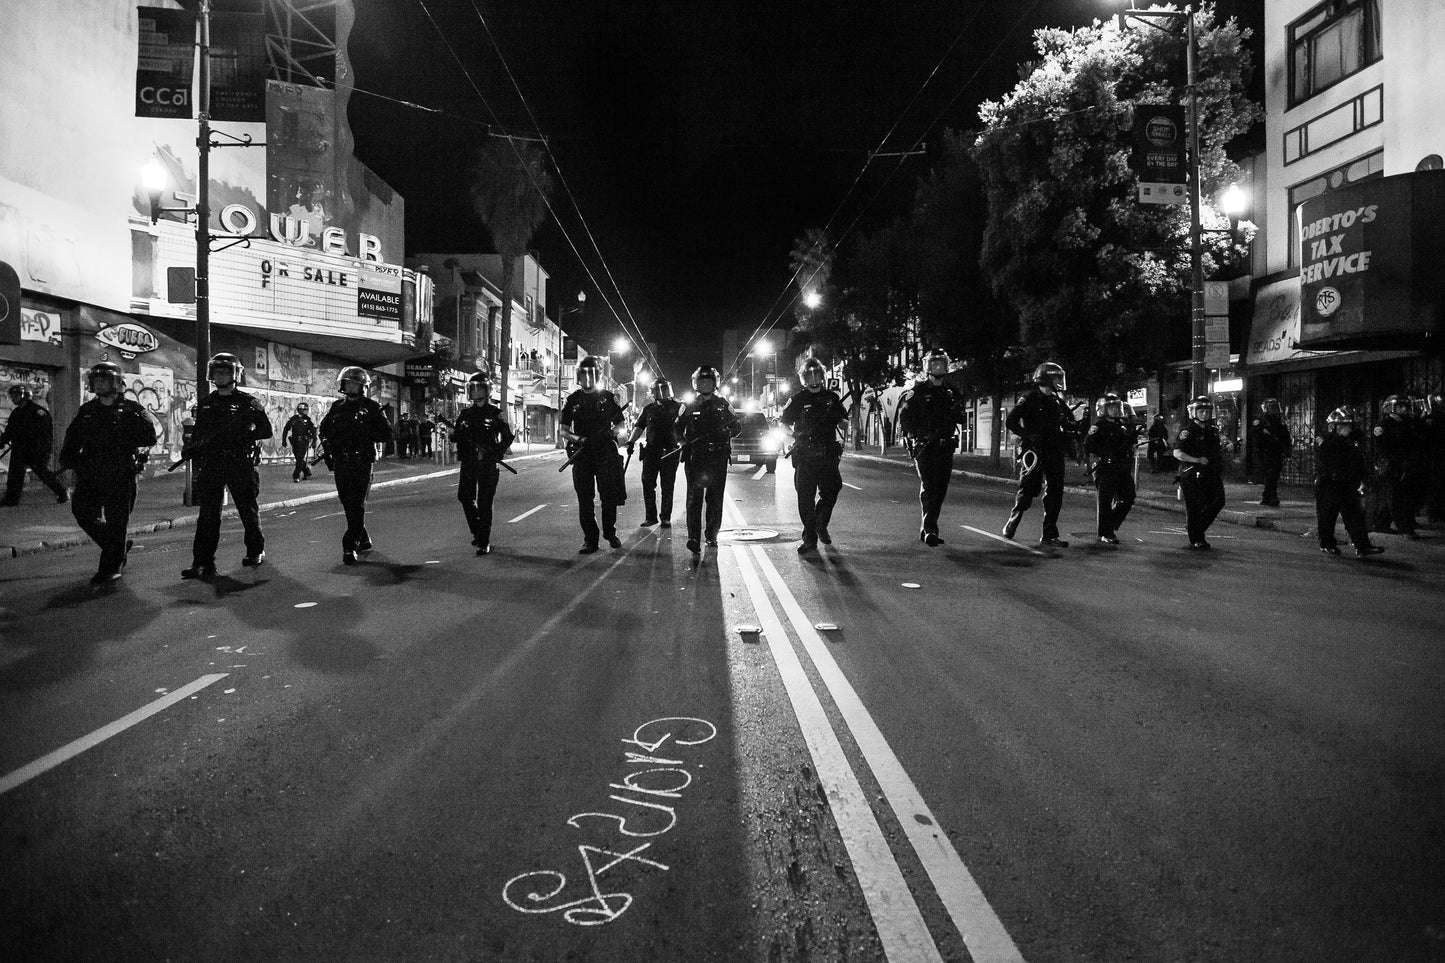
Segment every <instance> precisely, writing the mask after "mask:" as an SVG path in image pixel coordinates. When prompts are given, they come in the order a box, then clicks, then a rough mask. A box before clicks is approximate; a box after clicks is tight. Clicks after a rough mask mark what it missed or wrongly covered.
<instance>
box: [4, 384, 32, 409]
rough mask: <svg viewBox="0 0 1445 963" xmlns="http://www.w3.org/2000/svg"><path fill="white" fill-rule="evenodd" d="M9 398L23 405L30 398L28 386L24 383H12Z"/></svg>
mask: <svg viewBox="0 0 1445 963" xmlns="http://www.w3.org/2000/svg"><path fill="white" fill-rule="evenodd" d="M8 393H9V395H10V400H11V401H13V402H15V404H17V405H23V404H25V402H27V401H29V400H30V386H29V385H25V384H13V385H11V386H10V388H9V391H8Z"/></svg>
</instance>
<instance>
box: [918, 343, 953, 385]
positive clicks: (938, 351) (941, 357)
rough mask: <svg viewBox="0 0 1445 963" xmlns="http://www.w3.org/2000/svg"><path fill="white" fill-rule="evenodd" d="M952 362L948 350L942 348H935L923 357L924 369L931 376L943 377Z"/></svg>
mask: <svg viewBox="0 0 1445 963" xmlns="http://www.w3.org/2000/svg"><path fill="white" fill-rule="evenodd" d="M952 364H953V362H952V360H951V359H950V358H949V357H948V352H947V351H944V350H943V349H942V348H934V349H933V350H932V351H930V352H928V355H927V357H925V358H924V359H923V371H924V373H925V374H927V375H928V376H929V377H930V378H942V377H943V376H944V375H946V374H948V369H949V367H950V366H951V365H952Z"/></svg>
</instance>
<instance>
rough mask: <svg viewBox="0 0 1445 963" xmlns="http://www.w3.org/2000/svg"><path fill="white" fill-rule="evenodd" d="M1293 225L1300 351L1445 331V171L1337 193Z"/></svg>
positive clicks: (1308, 208)
mask: <svg viewBox="0 0 1445 963" xmlns="http://www.w3.org/2000/svg"><path fill="white" fill-rule="evenodd" d="M1298 218H1299V220H1298V222H1297V223H1296V225H1295V229H1296V235H1297V237H1296V239H1297V243H1298V245H1299V263H1300V291H1301V294H1300V306H1301V325H1300V339H1299V340H1300V344H1301V345H1303V346H1306V347H1369V346H1373V347H1401V346H1405V345H1404V342H1402V341H1401V340H1400V339H1402V338H1405V339H1409V338H1412V337H1418V336H1420V335H1426V334H1437V333H1439V332H1441V331H1442V329H1445V300H1442V299H1445V272H1442V271H1440V269H1439V266H1438V259H1439V251H1440V247H1441V245H1440V225H1441V223H1445V171H1416V172H1414V173H1410V174H1398V175H1395V176H1394V177H1384V178H1377V179H1375V180H1368V181H1362V182H1360V183H1358V184H1353V185H1350V186H1348V187H1343V188H1341V189H1339V190H1337V191H1332V192H1331V193H1328V194H1324V195H1321V196H1320V197H1317V198H1314V199H1312V200H1308V201H1305V203H1304V204H1303V205H1301V206H1300V209H1299V214H1298Z"/></svg>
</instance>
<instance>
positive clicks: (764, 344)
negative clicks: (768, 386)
mask: <svg viewBox="0 0 1445 963" xmlns="http://www.w3.org/2000/svg"><path fill="white" fill-rule="evenodd" d="M772 354H773V343H772V342H771V341H769V340H768V339H767V338H764V339H763V340H761V341H759V342H758V343H757V344H755V345H753V350H752V351H749V352H748V364H749V368H750V373H749V375H748V392H749V393H750V394H751V395H752V396H753V397H754V398H756V397H758V358H762V359H764V360H763V373H764V374H767V359H768V358H770V357H772Z"/></svg>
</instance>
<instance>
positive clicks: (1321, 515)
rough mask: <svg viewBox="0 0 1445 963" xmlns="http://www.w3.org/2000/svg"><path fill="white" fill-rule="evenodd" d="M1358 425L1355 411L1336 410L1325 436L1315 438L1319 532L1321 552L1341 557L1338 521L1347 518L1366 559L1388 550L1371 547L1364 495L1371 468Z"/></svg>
mask: <svg viewBox="0 0 1445 963" xmlns="http://www.w3.org/2000/svg"><path fill="white" fill-rule="evenodd" d="M1355 425H1356V419H1355V413H1354V411H1353V410H1351V409H1350V408H1348V407H1340V408H1336V409H1335V410H1334V411H1332V412H1330V415H1329V418H1327V419H1326V427H1325V433H1324V434H1323V435H1320V436H1318V437H1317V438H1315V447H1316V452H1315V521H1316V525H1315V528H1316V530H1317V531H1318V532H1319V537H1320V551H1321V552H1324V553H1325V554H1326V555H1338V554H1340V547H1339V545H1338V543H1337V542H1336V541H1335V520H1336V519H1337V518H1343V519H1344V522H1345V531H1346V532H1348V533H1349V536H1350V542H1351V543H1352V544H1353V545H1354V546H1355V557H1356V558H1366V557H1368V556H1370V555H1378V554H1379V553H1380V552H1383V551H1384V549H1383V548H1381V547H1380V546H1378V545H1371V544H1370V528H1369V526H1368V525H1366V524H1365V505H1364V501H1363V499H1362V497H1361V495H1362V492H1363V489H1364V485H1365V478H1366V476H1367V475H1368V468H1367V463H1366V461H1365V452H1364V450H1363V449H1362V448H1361V447H1360V440H1359V433H1358V432H1357V431H1356V430H1355Z"/></svg>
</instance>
